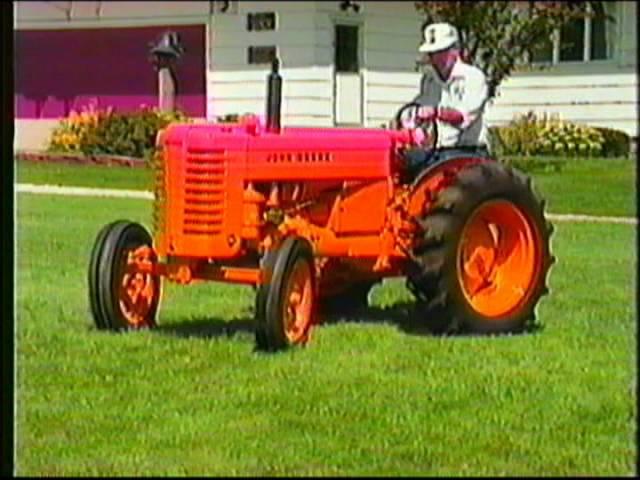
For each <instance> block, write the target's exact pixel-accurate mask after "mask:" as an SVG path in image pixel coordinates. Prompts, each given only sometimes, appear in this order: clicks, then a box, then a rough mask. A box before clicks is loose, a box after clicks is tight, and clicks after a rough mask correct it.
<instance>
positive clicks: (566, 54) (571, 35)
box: [560, 19, 584, 62]
mask: <svg viewBox="0 0 640 480" xmlns="http://www.w3.org/2000/svg"><path fill="white" fill-rule="evenodd" d="M581 60H584V20H583V19H575V20H572V21H570V22H569V23H568V24H567V25H566V26H564V27H563V28H562V29H561V30H560V61H561V62H571V61H581Z"/></svg>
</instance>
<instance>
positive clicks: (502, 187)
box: [408, 161, 554, 334]
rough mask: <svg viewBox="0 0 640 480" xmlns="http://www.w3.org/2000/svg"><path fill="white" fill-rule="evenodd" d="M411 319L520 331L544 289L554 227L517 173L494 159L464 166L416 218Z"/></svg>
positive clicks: (439, 328) (444, 327)
mask: <svg viewBox="0 0 640 480" xmlns="http://www.w3.org/2000/svg"><path fill="white" fill-rule="evenodd" d="M418 221H419V223H420V225H421V227H422V230H423V232H424V235H423V236H422V237H421V238H420V239H419V240H418V241H417V242H416V245H415V248H414V252H413V254H414V257H415V259H416V266H417V269H416V270H417V271H416V272H413V273H412V274H411V275H409V276H408V286H409V288H410V290H412V292H413V293H414V295H415V296H416V299H417V302H416V320H418V321H419V322H420V323H423V322H426V324H427V326H429V327H430V328H431V330H433V331H435V332H437V333H449V332H456V331H462V332H471V333H481V334H494V333H507V332H514V333H515V332H520V331H522V330H524V329H526V328H528V327H529V326H531V325H533V324H534V323H535V307H536V305H537V303H538V301H539V299H540V298H541V296H542V295H544V294H546V293H547V287H546V284H545V282H546V277H547V273H548V270H549V268H550V267H551V264H552V263H553V261H554V258H553V256H552V255H551V254H550V245H549V243H550V236H551V233H552V232H553V228H552V225H551V224H550V223H549V222H547V221H546V220H545V217H544V203H543V202H542V201H540V200H539V199H538V198H537V196H536V195H535V193H534V192H533V189H532V186H531V181H530V179H529V178H528V177H527V176H525V175H523V174H522V173H520V172H518V171H516V170H514V169H512V168H510V167H506V166H504V165H502V164H499V163H497V162H494V161H491V162H486V163H482V164H479V165H475V166H472V167H469V168H466V169H463V170H462V171H460V172H459V173H458V174H457V178H456V179H455V181H454V183H453V184H452V185H451V186H450V187H448V188H446V189H444V190H443V191H441V192H440V193H439V195H438V196H437V197H436V199H435V203H434V205H433V207H432V208H430V209H429V211H428V212H427V214H425V215H424V216H423V217H422V218H420V219H418Z"/></svg>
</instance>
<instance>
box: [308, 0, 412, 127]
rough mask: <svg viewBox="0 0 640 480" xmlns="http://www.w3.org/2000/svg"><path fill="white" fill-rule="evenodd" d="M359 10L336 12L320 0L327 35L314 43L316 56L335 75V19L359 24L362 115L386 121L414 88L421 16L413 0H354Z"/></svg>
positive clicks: (372, 121)
mask: <svg viewBox="0 0 640 480" xmlns="http://www.w3.org/2000/svg"><path fill="white" fill-rule="evenodd" d="M358 3H360V4H361V5H362V7H363V8H362V10H361V12H360V13H359V14H357V15H356V14H353V13H349V14H344V13H340V12H339V11H338V8H337V3H334V2H318V4H317V5H318V6H317V10H318V20H317V28H318V31H328V32H329V35H328V36H327V37H323V39H322V40H323V41H320V42H318V43H317V44H316V60H317V61H318V62H319V63H321V64H328V65H329V66H330V67H329V69H328V70H329V76H330V78H332V77H333V66H332V64H333V55H334V53H333V38H332V37H333V28H334V22H335V21H336V20H338V21H341V22H345V23H349V22H353V23H356V24H359V25H361V29H362V33H361V42H362V45H361V49H362V56H361V68H362V83H363V95H364V100H363V102H364V105H363V111H364V112H363V113H364V115H363V118H364V125H365V126H367V127H379V126H380V125H381V124H383V123H385V124H386V123H387V122H388V121H389V120H390V119H391V118H392V117H393V115H394V114H395V112H396V111H397V110H398V108H400V107H401V106H402V105H403V104H405V103H406V102H408V101H409V100H411V99H412V98H413V97H415V95H416V94H417V93H418V87H419V82H420V75H419V74H418V73H416V72H415V62H416V59H417V58H418V51H417V48H418V45H419V43H420V40H421V34H420V25H421V23H422V18H421V17H420V16H419V15H418V14H417V12H416V10H415V7H414V3H413V2H406V1H401V2H368V1H362V2H358Z"/></svg>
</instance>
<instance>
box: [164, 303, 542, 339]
mask: <svg viewBox="0 0 640 480" xmlns="http://www.w3.org/2000/svg"><path fill="white" fill-rule="evenodd" d="M413 308H414V304H413V303H412V302H400V303H396V304H393V305H391V306H389V307H385V308H382V307H377V306H370V307H367V308H366V309H362V310H359V311H354V312H349V313H340V312H336V313H325V314H322V315H320V317H319V324H318V325H316V327H315V328H322V327H323V326H324V325H335V324H339V323H356V324H357V323H367V324H388V325H394V326H396V328H398V329H399V330H400V331H402V332H404V333H406V334H409V335H418V336H429V337H442V336H453V337H468V336H474V334H468V333H453V334H451V333H449V334H443V333H437V332H434V331H432V330H431V329H430V328H429V327H428V325H427V324H426V322H420V321H419V320H417V319H415V317H414V316H413ZM543 329H544V326H543V325H539V324H534V325H533V326H530V327H528V328H527V329H526V330H524V331H523V332H520V333H519V334H518V335H528V334H534V333H538V332H540V331H542V330H543ZM154 332H157V333H159V334H163V335H170V336H174V337H178V338H218V337H228V338H230V337H233V336H235V335H236V334H237V333H249V334H251V335H253V334H254V332H255V321H254V319H253V318H251V317H249V318H240V319H233V320H222V319H219V318H206V317H198V318H192V319H189V320H187V321H184V322H181V321H177V322H175V323H171V324H168V325H167V324H164V325H163V324H159V325H158V326H157V327H156V328H155V329H154Z"/></svg>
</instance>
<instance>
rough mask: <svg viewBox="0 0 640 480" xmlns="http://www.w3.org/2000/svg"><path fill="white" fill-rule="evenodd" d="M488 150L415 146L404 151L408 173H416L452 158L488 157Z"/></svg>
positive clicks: (482, 148)
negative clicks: (433, 148) (421, 147)
mask: <svg viewBox="0 0 640 480" xmlns="http://www.w3.org/2000/svg"><path fill="white" fill-rule="evenodd" d="M488 156H489V152H488V151H487V149H486V148H484V147H478V148H477V149H463V148H446V149H437V150H424V149H419V148H416V149H414V150H409V151H407V152H405V159H406V161H407V169H408V171H409V172H408V173H409V174H410V175H411V176H414V175H417V174H418V173H419V172H421V171H422V170H424V169H425V168H427V167H430V166H431V165H435V164H436V163H441V162H446V161H447V160H450V159H452V158H469V157H488Z"/></svg>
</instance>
